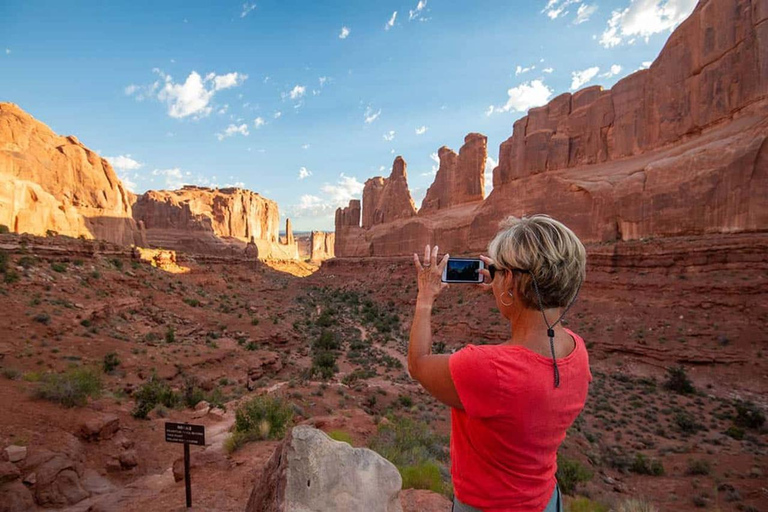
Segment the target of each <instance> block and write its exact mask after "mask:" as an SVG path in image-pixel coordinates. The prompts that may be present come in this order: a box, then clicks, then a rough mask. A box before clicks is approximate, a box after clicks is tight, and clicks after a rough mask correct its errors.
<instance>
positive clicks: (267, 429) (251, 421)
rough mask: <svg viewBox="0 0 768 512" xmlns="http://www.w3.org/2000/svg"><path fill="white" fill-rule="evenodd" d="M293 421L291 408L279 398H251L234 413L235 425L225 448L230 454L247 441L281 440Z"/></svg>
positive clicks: (263, 396)
mask: <svg viewBox="0 0 768 512" xmlns="http://www.w3.org/2000/svg"><path fill="white" fill-rule="evenodd" d="M291 420H293V408H292V407H291V406H290V405H289V404H288V403H287V402H285V401H284V400H283V399H282V398H280V397H273V396H270V395H262V396H257V397H254V398H251V399H250V400H248V401H247V402H245V403H244V404H242V405H241V406H240V407H238V409H237V411H235V425H234V429H233V432H232V436H230V438H229V439H228V440H227V444H226V446H225V448H226V449H227V451H229V452H230V453H231V452H233V451H235V450H238V449H239V448H240V447H242V446H243V445H244V444H245V443H247V442H249V441H257V440H262V439H282V438H283V436H285V432H286V430H287V429H288V426H289V425H290V423H291Z"/></svg>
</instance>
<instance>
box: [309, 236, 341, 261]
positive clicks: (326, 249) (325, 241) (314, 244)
mask: <svg viewBox="0 0 768 512" xmlns="http://www.w3.org/2000/svg"><path fill="white" fill-rule="evenodd" d="M335 239H336V235H335V234H334V233H326V232H324V231H313V232H312V235H311V238H310V260H312V261H325V260H327V259H330V258H333V256H334V252H333V247H334V244H335Z"/></svg>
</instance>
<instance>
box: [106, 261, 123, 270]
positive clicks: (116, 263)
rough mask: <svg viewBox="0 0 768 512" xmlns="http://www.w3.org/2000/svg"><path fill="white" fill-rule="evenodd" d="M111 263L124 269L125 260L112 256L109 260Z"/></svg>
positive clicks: (118, 268) (117, 267) (119, 268)
mask: <svg viewBox="0 0 768 512" xmlns="http://www.w3.org/2000/svg"><path fill="white" fill-rule="evenodd" d="M109 262H110V263H112V266H113V267H115V268H116V269H117V270H123V260H121V259H118V258H112V259H111V260H109Z"/></svg>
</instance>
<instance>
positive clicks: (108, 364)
mask: <svg viewBox="0 0 768 512" xmlns="http://www.w3.org/2000/svg"><path fill="white" fill-rule="evenodd" d="M118 366H120V358H119V357H117V352H110V353H108V354H107V355H105V356H104V362H103V367H104V373H106V374H108V375H112V373H114V371H115V370H116V369H117V367H118Z"/></svg>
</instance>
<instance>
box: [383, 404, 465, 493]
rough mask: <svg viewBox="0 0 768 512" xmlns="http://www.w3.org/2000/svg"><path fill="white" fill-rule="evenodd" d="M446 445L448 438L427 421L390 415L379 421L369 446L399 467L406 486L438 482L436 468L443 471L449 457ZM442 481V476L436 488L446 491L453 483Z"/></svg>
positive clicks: (439, 471) (405, 487)
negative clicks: (432, 427)
mask: <svg viewBox="0 0 768 512" xmlns="http://www.w3.org/2000/svg"><path fill="white" fill-rule="evenodd" d="M447 445H448V439H447V438H446V437H444V436H439V435H437V434H435V433H433V432H432V430H430V428H429V427H428V426H427V424H426V423H422V422H420V421H414V420H411V419H408V418H401V417H390V418H389V421H388V422H387V423H381V424H379V428H378V432H377V433H376V435H375V436H374V437H373V439H372V440H371V442H370V445H369V447H370V448H371V449H372V450H374V451H376V452H378V453H379V454H380V455H381V456H383V457H384V458H385V459H387V460H389V461H390V462H391V463H393V464H394V465H395V466H396V467H397V469H398V470H399V471H400V475H401V476H402V477H403V488H404V489H407V488H408V487H407V486H406V484H408V485H432V484H435V473H436V472H435V469H437V474H438V475H442V470H441V468H443V467H444V463H445V462H447V460H448V452H447ZM446 473H447V471H446ZM442 481H443V478H442V476H441V477H440V482H441V483H440V486H439V488H438V490H437V491H436V492H442V493H447V492H448V491H449V490H450V486H449V485H444V484H443V483H442ZM414 488H418V489H429V488H432V487H414ZM435 488H437V486H436V485H435Z"/></svg>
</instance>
